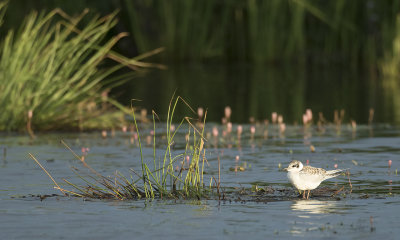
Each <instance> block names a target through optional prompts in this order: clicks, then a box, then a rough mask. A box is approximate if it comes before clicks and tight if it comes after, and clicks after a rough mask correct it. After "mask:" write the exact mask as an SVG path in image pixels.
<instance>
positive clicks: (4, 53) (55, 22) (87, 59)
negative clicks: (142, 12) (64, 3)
mask: <svg viewBox="0 0 400 240" xmlns="http://www.w3.org/2000/svg"><path fill="white" fill-rule="evenodd" d="M6 6H7V4H6V3H5V2H1V3H0V11H1V12H0V13H1V14H0V22H1V21H2V20H3V16H4V14H5V8H6ZM87 12H88V11H87V10H85V11H84V12H83V13H81V14H80V15H79V16H76V17H71V16H69V15H67V14H65V13H64V12H63V11H62V10H60V9H55V10H53V11H51V12H49V13H43V12H42V13H38V12H32V13H30V14H29V15H28V16H27V17H26V18H25V20H24V22H23V23H22V25H21V26H20V27H19V29H18V30H9V31H8V33H7V34H6V35H5V36H2V37H1V39H0V92H1V94H0V102H1V104H2V113H1V115H0V131H4V130H21V129H24V128H25V127H26V126H28V127H27V128H28V131H29V129H32V128H33V129H40V130H50V129H60V128H68V129H71V128H76V129H77V128H81V129H82V128H84V127H85V124H86V123H88V125H87V126H90V127H91V128H100V127H107V126H108V125H112V124H114V125H115V122H118V121H119V120H120V119H122V116H121V114H115V113H113V112H111V111H109V109H108V108H107V107H106V106H109V104H108V105H107V102H108V97H107V91H108V90H109V89H110V88H112V87H114V86H116V85H117V84H120V83H122V81H123V80H124V79H125V78H126V77H127V76H126V75H127V73H125V74H122V73H119V72H118V70H120V69H121V68H122V67H124V66H128V67H131V68H135V69H136V68H139V67H146V66H149V65H148V64H146V63H143V62H139V61H138V59H139V58H140V56H139V57H138V58H134V59H127V58H125V57H123V56H122V55H119V54H117V53H115V52H114V51H112V48H113V46H114V45H115V44H116V43H117V42H118V41H119V39H121V38H122V37H125V36H126V35H127V34H126V33H120V34H118V35H116V36H113V37H111V38H109V37H107V34H108V33H109V31H110V29H112V28H113V27H114V26H115V24H116V23H117V19H116V12H114V13H112V14H109V15H107V16H105V17H100V16H96V17H93V18H92V19H91V20H90V21H88V23H87V24H85V25H84V26H80V25H81V20H82V19H83V18H84V17H85V15H86V14H87ZM80 27H81V28H80ZM105 59H112V60H114V64H109V63H107V64H106V63H105ZM109 62H110V61H109ZM128 74H132V72H129V73H128ZM106 113H107V114H106ZM100 115H101V117H100Z"/></svg>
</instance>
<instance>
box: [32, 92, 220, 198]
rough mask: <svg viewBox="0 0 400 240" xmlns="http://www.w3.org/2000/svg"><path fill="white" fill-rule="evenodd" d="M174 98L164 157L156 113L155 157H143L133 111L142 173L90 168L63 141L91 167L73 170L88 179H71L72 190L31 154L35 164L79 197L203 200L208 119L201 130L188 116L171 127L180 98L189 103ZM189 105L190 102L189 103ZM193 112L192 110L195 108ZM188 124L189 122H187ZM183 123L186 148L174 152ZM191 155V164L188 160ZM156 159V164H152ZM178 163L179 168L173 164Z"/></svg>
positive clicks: (63, 191)
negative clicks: (158, 152)
mask: <svg viewBox="0 0 400 240" xmlns="http://www.w3.org/2000/svg"><path fill="white" fill-rule="evenodd" d="M172 100H173V99H171V102H170V105H169V111H168V118H167V122H166V138H167V139H166V146H165V153H164V154H163V157H162V158H158V156H156V144H155V143H156V133H155V130H156V128H155V118H154V116H155V113H154V112H153V124H154V134H153V149H154V158H153V159H152V161H151V159H144V157H143V154H142V144H141V138H140V131H139V128H138V123H137V121H136V115H135V112H134V111H133V118H134V124H135V127H136V133H137V134H138V141H139V149H140V156H137V157H140V161H141V173H137V172H136V171H135V170H133V169H130V170H131V172H132V175H131V176H130V177H129V178H127V177H125V176H124V175H123V174H122V173H120V172H116V173H115V175H114V176H111V177H106V176H103V175H101V174H100V173H98V172H97V171H96V170H94V169H93V168H91V167H90V166H89V165H88V164H87V163H86V162H85V159H84V158H83V157H80V156H78V155H77V154H76V153H75V152H73V151H72V149H71V148H70V147H69V146H68V145H67V144H66V143H64V142H63V141H62V143H63V144H64V145H65V146H66V147H67V148H68V149H69V150H70V151H71V152H72V153H73V154H74V155H75V157H76V158H77V159H78V160H80V161H81V162H82V164H83V166H84V167H86V168H87V169H89V171H90V172H89V175H88V174H87V173H85V175H83V174H82V173H81V172H82V171H81V170H80V169H77V168H74V169H73V171H74V172H75V173H76V174H77V176H78V177H80V178H81V179H82V181H83V182H85V184H86V186H85V185H77V184H74V183H72V182H70V181H68V180H65V179H64V181H65V183H66V184H67V185H68V186H70V187H72V188H73V190H68V189H65V188H61V187H60V185H58V184H57V183H56V182H55V180H54V179H53V178H52V177H51V175H50V174H49V173H48V172H47V171H46V170H45V169H44V168H43V167H42V166H41V164H40V163H39V161H38V160H37V159H36V158H35V157H34V156H33V155H32V154H30V156H31V158H33V159H34V160H35V161H36V163H38V165H39V166H40V167H41V168H42V169H43V170H44V171H45V172H46V174H47V175H48V176H49V177H50V178H51V180H52V181H53V182H54V184H55V188H56V189H58V190H60V191H61V192H62V193H64V194H71V195H73V196H78V197H88V198H99V199H119V200H125V199H138V198H146V199H153V198H180V197H183V198H197V199H200V198H202V197H204V196H205V195H207V194H208V193H209V192H210V190H209V188H206V187H205V185H204V181H203V171H204V163H205V149H204V136H203V133H204V126H205V120H204V122H203V123H202V124H200V125H201V128H202V129H201V130H198V129H197V127H195V126H194V125H193V124H192V123H191V121H190V119H189V118H188V117H185V118H183V119H182V120H181V122H180V124H179V125H178V126H177V128H176V129H172V128H171V124H172V122H173V116H174V112H175V108H176V106H177V104H178V102H179V101H180V100H181V101H182V102H183V103H184V104H186V105H187V103H186V102H184V100H183V99H182V98H180V97H177V98H175V101H174V102H173V101H172ZM187 106H189V105H187ZM189 108H190V107H189ZM192 111H193V110H192ZM184 123H186V124H184ZM183 126H188V130H187V135H186V136H187V137H186V148H185V151H184V152H183V153H179V154H175V152H174V151H173V150H172V148H171V145H172V144H173V142H174V141H175V135H176V134H177V132H178V131H180V130H181V128H182V127H183ZM187 158H190V159H191V160H190V162H189V163H188V166H187V167H185V165H186V164H187V163H186V162H185V161H186V159H187ZM151 162H153V164H154V165H153V167H151V166H150V165H151ZM174 166H176V168H177V169H176V168H175V167H174ZM218 189H219V186H218Z"/></svg>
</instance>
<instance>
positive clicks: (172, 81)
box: [115, 64, 400, 124]
mask: <svg viewBox="0 0 400 240" xmlns="http://www.w3.org/2000/svg"><path fill="white" fill-rule="evenodd" d="M386 82H388V81H387V80H385V79H382V78H381V77H380V76H379V75H378V74H377V73H376V71H374V70H368V69H364V70H360V69H358V70H354V68H350V67H343V65H340V66H339V65H338V66H335V65H329V66H327V65H326V64H321V66H312V67H311V66H308V67H305V66H304V67H303V66H299V65H298V64H294V65H289V64H286V65H260V66H254V65H251V66H250V65H246V64H232V65H228V66H227V65H218V64H207V65H205V64H203V65H199V64H185V65H179V66H174V65H171V66H168V69H167V70H152V71H150V72H149V73H147V74H143V75H139V76H137V77H136V78H134V79H132V80H131V81H130V82H128V83H126V84H125V85H124V86H123V87H121V88H120V89H117V90H116V91H115V93H118V94H117V96H118V98H119V100H120V102H122V103H125V104H126V105H128V104H129V102H130V99H132V98H136V99H141V100H143V101H142V102H139V103H136V104H137V105H138V106H143V107H145V108H147V109H148V110H149V112H150V110H151V109H154V110H155V111H156V112H157V113H158V114H160V115H165V114H166V111H167V109H168V104H169V101H170V99H171V97H172V94H173V93H174V92H175V91H176V94H177V95H179V96H182V97H183V98H184V99H185V100H186V101H187V102H188V103H189V104H190V105H191V106H192V107H193V108H194V109H196V108H197V107H203V108H207V109H208V116H207V119H208V120H209V121H215V122H220V121H221V118H222V117H223V112H224V108H225V106H231V108H232V121H233V122H241V123H248V122H249V118H250V117H254V118H255V119H256V120H260V121H261V120H264V119H266V118H268V119H270V118H271V113H272V112H278V113H279V114H282V115H283V117H284V121H285V122H286V123H288V124H293V123H296V122H297V123H302V114H303V113H304V111H305V110H306V109H307V108H311V109H312V110H313V112H314V114H315V116H318V113H319V112H322V113H323V114H324V117H325V118H326V119H327V120H328V121H333V115H334V110H336V109H337V110H341V109H344V110H345V121H347V122H348V121H349V120H355V121H356V122H357V123H367V122H368V117H369V109H370V108H373V109H374V110H375V115H374V121H375V122H380V123H400V114H399V113H398V112H399V110H398V109H399V108H398V107H397V106H396V105H397V104H396V103H397V102H399V101H398V99H397V97H396V96H398V95H399V93H400V91H399V89H398V88H397V87H396V86H397V85H396V84H386ZM133 96H134V97H133ZM185 109H186V108H178V109H177V114H180V115H185V114H188V112H187V111H185Z"/></svg>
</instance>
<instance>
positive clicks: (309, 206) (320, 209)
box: [291, 200, 339, 218]
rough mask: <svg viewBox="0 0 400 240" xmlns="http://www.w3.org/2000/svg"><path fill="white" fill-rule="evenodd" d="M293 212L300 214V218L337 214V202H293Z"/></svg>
mask: <svg viewBox="0 0 400 240" xmlns="http://www.w3.org/2000/svg"><path fill="white" fill-rule="evenodd" d="M291 209H292V210H293V211H297V212H299V213H304V215H303V214H299V217H303V218H309V217H310V214H324V213H337V212H339V211H338V210H339V209H338V208H337V201H320V200H298V201H293V204H292V206H291Z"/></svg>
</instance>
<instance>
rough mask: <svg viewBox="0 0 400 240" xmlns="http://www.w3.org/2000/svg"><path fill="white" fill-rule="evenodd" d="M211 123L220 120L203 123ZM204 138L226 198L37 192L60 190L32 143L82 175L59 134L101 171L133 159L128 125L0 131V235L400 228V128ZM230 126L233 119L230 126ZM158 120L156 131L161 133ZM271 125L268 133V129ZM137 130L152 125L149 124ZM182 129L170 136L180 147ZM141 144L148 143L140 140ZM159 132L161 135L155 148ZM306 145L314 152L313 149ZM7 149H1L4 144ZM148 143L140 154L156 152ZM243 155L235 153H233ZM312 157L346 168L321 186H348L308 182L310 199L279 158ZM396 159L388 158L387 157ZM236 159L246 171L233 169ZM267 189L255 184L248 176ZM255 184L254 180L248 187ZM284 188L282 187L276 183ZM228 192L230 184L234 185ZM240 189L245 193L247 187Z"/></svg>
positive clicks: (286, 233) (350, 234)
mask: <svg viewBox="0 0 400 240" xmlns="http://www.w3.org/2000/svg"><path fill="white" fill-rule="evenodd" d="M208 125H209V126H208V128H209V129H208V131H211V127H212V126H214V125H215V126H217V125H216V124H212V123H211V124H208ZM218 127H219V129H220V131H221V132H220V136H219V137H217V138H215V139H214V137H212V136H210V137H209V138H208V142H207V143H206V146H207V160H208V162H209V164H210V166H209V167H207V168H206V172H207V174H206V177H205V179H209V178H210V176H211V175H214V176H216V175H217V173H218V170H217V162H218V161H217V158H218V156H219V157H220V159H221V177H222V186H224V187H225V191H226V192H227V197H226V200H223V201H218V200H212V199H211V200H201V201H198V200H179V201H172V200H154V201H150V202H149V201H144V200H137V201H111V200H88V199H86V200H84V199H81V198H72V197H63V196H60V195H57V196H52V197H47V198H45V199H43V200H42V201H41V200H40V197H39V196H37V195H45V194H50V195H51V194H59V192H57V190H55V189H53V185H52V182H51V181H50V180H49V178H48V177H47V176H46V175H45V174H44V172H43V171H42V170H41V169H40V168H39V167H38V166H37V165H36V163H34V161H33V160H31V159H30V158H29V157H28V152H30V153H33V154H34V155H35V156H36V157H37V158H38V159H39V161H41V163H42V164H43V165H44V166H45V168H46V169H47V170H48V171H50V173H51V174H52V175H53V176H54V177H55V178H56V181H58V182H62V178H66V179H68V180H70V181H73V182H80V181H79V179H78V177H76V176H75V175H74V173H73V172H72V171H71V170H70V167H71V166H79V162H78V161H77V160H76V159H75V158H74V156H73V155H72V154H70V153H69V152H68V150H66V149H65V148H64V147H63V146H62V145H61V144H60V143H59V140H60V139H64V140H65V141H66V142H67V143H68V144H70V145H71V147H72V148H73V149H74V150H75V151H77V152H80V149H81V148H82V147H88V148H90V151H89V153H88V155H87V156H86V161H87V162H88V163H89V164H90V165H91V166H92V167H93V168H95V169H96V170H98V171H99V172H100V173H102V174H104V175H112V174H113V172H114V171H115V170H119V171H121V172H124V171H125V172H124V173H128V172H127V171H126V169H128V168H131V167H132V168H135V169H139V167H140V161H139V149H138V147H137V142H134V143H133V144H131V142H130V136H129V134H128V133H122V132H117V133H116V135H115V136H114V137H109V138H106V139H102V138H101V137H100V136H101V135H100V133H98V132H93V133H81V134H63V133H52V134H42V135H39V136H38V138H37V139H35V140H30V139H29V138H28V137H25V136H20V135H10V134H3V135H1V137H0V147H1V150H2V152H3V153H2V154H1V156H0V157H1V158H0V159H1V162H0V182H1V189H0V201H1V208H0V238H1V239H26V238H33V239H61V238H63V239H64V238H67V239H75V238H80V239H109V238H118V239H131V238H139V239H144V238H147V239H153V238H163V239H176V238H178V237H188V236H190V238H191V239H243V238H249V237H251V238H252V239H265V238H268V237H270V238H272V237H279V238H292V237H303V238H310V237H312V238H325V237H329V238H354V239H363V238H370V239H376V238H386V239H395V238H396V236H397V235H398V234H400V230H399V228H398V220H397V218H398V216H397V214H398V213H399V212H400V211H399V210H400V197H399V193H400V181H399V176H398V174H397V169H398V168H399V162H400V159H399V157H398V155H399V151H400V149H399V148H398V146H399V144H400V129H398V128H395V127H392V126H387V125H379V126H374V127H373V128H372V127H369V126H358V127H357V130H353V129H351V128H350V127H348V126H345V125H343V126H342V128H341V129H340V131H338V129H336V127H334V126H327V127H326V128H325V132H322V131H317V130H316V129H315V128H307V129H304V128H303V127H300V126H298V127H296V126H290V127H288V128H287V130H286V132H285V134H280V133H279V132H278V131H277V129H276V128H275V127H274V126H269V127H268V128H265V127H264V126H262V125H257V126H256V134H255V135H254V136H251V134H250V131H249V129H250V125H245V126H244V133H243V136H241V140H240V141H238V139H237V135H236V133H231V134H227V135H226V136H225V137H222V130H223V127H222V126H219V125H218ZM235 127H236V126H235V125H234V128H233V129H236V128H235ZM161 128H162V126H159V127H157V130H156V133H158V132H159V133H160V134H159V135H157V136H158V137H159V139H162V131H161ZM265 130H268V134H266V131H265ZM142 132H143V139H145V137H146V134H148V133H149V132H150V128H149V129H145V130H143V131H142ZM183 138H184V134H183V133H182V134H180V135H179V136H178V138H177V141H176V143H175V145H174V148H175V151H176V152H180V151H182V148H183V146H184V145H183V144H184V143H181V142H180V141H179V139H183ZM144 144H145V143H144ZM162 144H163V143H162V141H160V142H159V143H157V149H158V151H160V152H161V150H162V148H161V147H162ZM310 145H313V146H314V147H315V152H311V151H310ZM4 149H6V153H5V154H4V151H3V150H4ZM152 151H153V149H152V147H151V146H146V147H145V148H144V155H145V156H147V157H149V156H152V154H153V152H152ZM236 156H239V161H236ZM292 159H298V160H300V161H302V162H306V161H307V160H309V162H310V165H312V166H316V167H324V168H328V169H332V168H334V165H335V164H337V165H338V168H349V169H350V172H351V174H350V180H351V183H352V188H350V185H349V180H348V177H346V176H339V177H337V178H335V179H332V180H328V181H326V182H324V183H323V184H322V185H321V186H320V189H324V188H326V189H330V190H332V191H335V190H338V189H340V188H341V187H344V189H343V190H342V191H341V192H339V193H338V194H337V195H335V196H333V197H331V193H332V191H330V192H328V193H324V192H321V191H314V192H312V196H311V200H302V199H299V198H298V197H297V195H296V193H295V191H294V190H292V188H291V186H290V185H289V184H288V181H287V178H286V174H285V172H283V171H281V170H280V168H279V166H281V168H283V167H286V165H287V164H288V163H289V162H290V161H291V160H292ZM389 159H390V160H392V166H391V168H388V160H389ZM235 165H242V166H245V170H244V171H238V172H235V171H232V169H234V168H235ZM254 185H257V186H258V187H259V188H265V189H270V190H271V189H272V190H271V191H269V192H265V193H264V192H259V193H255V192H252V190H251V189H252V186H254ZM253 188H254V187H253ZM279 190H282V191H279ZM232 191H233V193H231V194H228V192H232ZM243 192H244V194H243Z"/></svg>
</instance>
